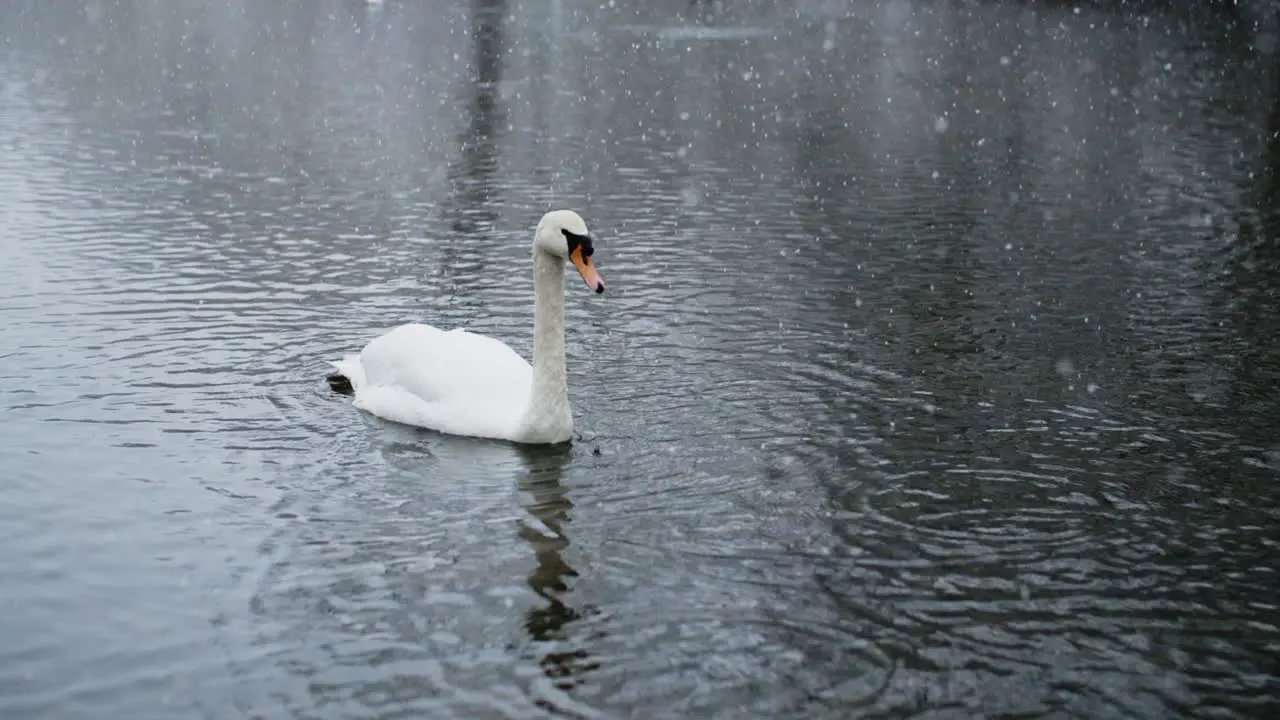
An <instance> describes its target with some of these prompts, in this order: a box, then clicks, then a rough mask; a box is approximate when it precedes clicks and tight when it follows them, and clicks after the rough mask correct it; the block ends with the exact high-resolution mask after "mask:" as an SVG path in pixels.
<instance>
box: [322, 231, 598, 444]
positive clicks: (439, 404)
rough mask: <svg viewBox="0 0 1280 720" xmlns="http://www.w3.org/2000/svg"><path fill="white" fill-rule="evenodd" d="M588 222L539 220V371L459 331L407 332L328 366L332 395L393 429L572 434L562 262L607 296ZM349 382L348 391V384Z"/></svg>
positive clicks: (419, 328) (553, 437) (549, 436)
mask: <svg viewBox="0 0 1280 720" xmlns="http://www.w3.org/2000/svg"><path fill="white" fill-rule="evenodd" d="M593 252H594V248H593V247H592V244H591V236H590V234H589V233H588V232H587V225H586V223H585V222H583V220H582V217H581V216H579V215H578V214H577V213H575V212H573V211H572V210H554V211H552V212H549V213H547V214H546V215H543V216H542V220H541V221H540V222H539V223H538V228H537V230H536V231H535V232H534V235H533V288H534V301H533V365H532V366H530V365H529V363H527V362H525V360H524V358H522V357H520V355H518V354H517V353H516V352H515V351H514V350H512V349H511V348H510V347H508V346H507V345H506V344H505V343H503V342H502V341H500V340H495V339H494V338H491V337H487V336H484V335H477V334H475V333H470V332H467V331H466V330H462V329H460V328H459V329H455V330H449V331H444V330H440V329H438V328H434V327H432V326H430V325H422V324H418V323H410V324H408V325H401V326H399V327H397V328H394V329H392V330H390V331H388V332H387V333H386V334H384V335H381V336H379V337H377V338H374V339H373V340H372V341H371V342H370V343H369V344H368V345H366V346H365V347H364V349H363V350H361V351H360V354H359V355H348V356H346V357H344V358H343V359H341V360H339V361H337V362H332V363H330V364H331V365H333V366H334V367H336V368H337V369H338V374H336V375H331V376H330V377H329V383H330V385H332V386H333V387H334V389H335V390H339V391H349V392H352V393H353V394H354V395H355V400H354V402H353V403H352V404H353V405H355V407H357V408H359V409H361V410H364V411H366V412H369V413H371V414H373V415H377V416H378V417H381V418H384V419H386V420H391V421H394V422H400V423H405V424H408V425H417V426H420V427H425V428H430V429H432V430H438V431H440V432H444V433H449V434H452V435H468V436H473V437H485V438H496V439H499V440H510V441H513V442H517V443H528V444H555V443H563V442H567V441H568V440H569V439H570V438H571V437H572V435H573V414H572V412H571V411H570V409H569V388H568V383H567V378H566V372H565V354H564V261H565V258H568V259H569V260H571V261H572V262H573V264H574V266H575V267H577V269H578V273H579V274H581V275H582V279H583V280H584V281H586V283H587V287H589V288H591V289H592V290H594V291H595V292H597V293H602V292H604V279H603V278H601V277H600V274H599V273H598V272H596V268H595V265H594V264H593V263H592V261H591V255H592V253H593ZM348 385H349V388H348V387H347V386H348Z"/></svg>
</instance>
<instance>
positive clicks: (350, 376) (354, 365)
mask: <svg viewBox="0 0 1280 720" xmlns="http://www.w3.org/2000/svg"><path fill="white" fill-rule="evenodd" d="M329 364H330V365H332V366H333V367H334V368H336V369H337V372H336V373H333V374H332V375H330V376H328V377H326V378H325V380H327V381H328V382H329V387H330V388H331V389H332V390H333V391H334V392H336V393H342V394H343V395H355V394H356V391H357V390H359V389H360V386H362V385H364V366H363V365H361V364H360V356H359V355H348V356H346V357H344V358H342V359H341V360H338V361H335V362H330V363H329Z"/></svg>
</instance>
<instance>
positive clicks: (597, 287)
mask: <svg viewBox="0 0 1280 720" xmlns="http://www.w3.org/2000/svg"><path fill="white" fill-rule="evenodd" d="M569 259H570V260H572V261H573V266H574V267H576V268H578V274H579V275H581V276H582V280H583V282H585V283H586V284H587V287H589V288H591V290H592V291H594V292H595V293H596V294H599V293H602V292H604V278H602V277H600V273H598V272H596V266H595V265H593V264H591V256H590V255H583V254H582V248H581V247H576V248H574V249H573V252H571V253H569Z"/></svg>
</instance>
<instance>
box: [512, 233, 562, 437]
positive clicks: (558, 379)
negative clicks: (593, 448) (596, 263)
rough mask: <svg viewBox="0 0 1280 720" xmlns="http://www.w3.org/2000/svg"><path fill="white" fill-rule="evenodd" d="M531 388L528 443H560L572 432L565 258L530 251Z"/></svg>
mask: <svg viewBox="0 0 1280 720" xmlns="http://www.w3.org/2000/svg"><path fill="white" fill-rule="evenodd" d="M533 292H534V302H533V308H534V309H533V387H532V389H531V392H530V395H529V405H528V407H527V409H526V410H525V415H524V420H523V422H522V423H521V433H522V435H524V438H523V439H524V440H525V441H527V442H563V441H565V440H568V439H569V438H570V436H571V435H572V434H573V415H572V413H571V411H570V409H569V384H568V378H567V373H566V371H565V356H564V261H563V260H561V259H560V258H558V257H555V256H552V255H550V254H548V253H546V252H543V251H542V250H534V251H533Z"/></svg>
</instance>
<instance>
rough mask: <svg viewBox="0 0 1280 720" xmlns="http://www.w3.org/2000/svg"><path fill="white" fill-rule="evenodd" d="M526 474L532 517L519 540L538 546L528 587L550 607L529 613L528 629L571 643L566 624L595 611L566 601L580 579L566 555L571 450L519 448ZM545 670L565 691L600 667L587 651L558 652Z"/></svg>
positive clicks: (546, 659) (548, 657)
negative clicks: (571, 583) (570, 582)
mask: <svg viewBox="0 0 1280 720" xmlns="http://www.w3.org/2000/svg"><path fill="white" fill-rule="evenodd" d="M520 453H521V455H522V457H523V459H524V464H525V469H526V472H525V474H524V476H523V477H521V478H520V480H519V488H520V491H521V493H522V494H523V496H524V497H522V498H521V500H522V503H523V504H524V507H525V509H526V510H527V511H528V512H529V515H531V516H532V517H531V518H528V519H526V520H525V521H524V522H522V523H521V525H520V530H519V533H520V537H521V538H522V539H524V540H525V541H526V542H528V543H529V546H530V547H532V548H533V554H534V557H535V558H536V560H537V565H536V567H534V569H533V572H531V573H530V574H529V587H530V588H531V589H532V590H533V591H534V592H535V593H537V594H538V596H539V597H541V598H542V599H543V600H545V601H546V605H543V606H542V607H537V608H534V609H532V610H529V612H528V613H527V615H526V617H525V629H526V630H527V631H528V632H529V637H530V638H532V639H533V640H534V641H535V642H538V643H554V642H556V641H562V640H565V639H566V633H565V632H564V628H565V625H567V624H568V623H571V622H573V621H575V620H579V619H581V618H583V617H585V616H586V615H587V614H590V612H591V611H590V609H576V608H573V607H571V606H570V605H568V604H567V603H566V602H565V597H566V596H567V595H568V593H569V586H568V584H567V580H568V579H569V578H574V577H577V576H578V573H577V571H575V570H574V569H573V568H572V567H570V566H569V564H568V563H567V562H565V559H564V556H563V555H562V554H561V553H562V552H563V551H564V549H565V548H567V547H568V546H569V539H568V537H567V536H566V535H565V526H566V525H567V524H568V522H569V513H570V511H571V510H572V509H573V502H572V501H570V500H569V498H568V496H567V495H566V494H565V491H564V487H563V486H562V485H561V484H560V478H561V476H562V475H563V474H564V468H565V466H566V465H567V464H568V463H569V459H570V458H571V456H572V452H571V450H570V447H569V446H565V445H561V446H551V447H536V446H524V447H521V448H520ZM539 664H540V665H541V666H542V671H543V672H544V673H546V675H547V676H548V677H549V678H551V679H552V680H553V681H554V682H555V684H556V686H557V687H558V688H560V689H561V690H568V689H570V688H572V687H573V686H575V685H577V684H578V682H579V681H578V680H577V678H578V677H579V676H581V675H582V674H584V673H586V672H589V671H591V670H594V669H595V668H597V667H599V665H598V664H597V663H595V662H593V661H592V660H591V659H590V655H589V654H588V653H587V651H586V650H583V649H580V648H579V649H576V650H563V649H560V650H556V651H552V652H548V653H546V654H545V655H543V656H542V657H541V658H540V659H539Z"/></svg>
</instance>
